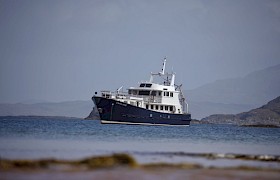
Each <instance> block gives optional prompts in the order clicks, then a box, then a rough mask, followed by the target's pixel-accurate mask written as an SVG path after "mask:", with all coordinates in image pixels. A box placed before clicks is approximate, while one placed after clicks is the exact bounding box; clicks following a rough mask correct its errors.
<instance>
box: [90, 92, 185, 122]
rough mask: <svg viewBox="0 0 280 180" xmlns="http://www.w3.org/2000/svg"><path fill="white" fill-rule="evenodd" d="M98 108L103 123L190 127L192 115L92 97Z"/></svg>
mask: <svg viewBox="0 0 280 180" xmlns="http://www.w3.org/2000/svg"><path fill="white" fill-rule="evenodd" d="M92 100H93V101H94V102H95V105H96V107H97V108H98V111H99V115H100V118H101V122H102V123H120V124H146V125H185V126H186V125H190V121H191V115H190V114H171V113H162V112H156V111H151V110H147V109H144V108H140V107H136V106H132V105H130V104H126V103H122V102H119V101H115V100H113V99H107V98H103V97H97V96H94V97H92Z"/></svg>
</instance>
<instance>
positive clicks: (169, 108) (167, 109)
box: [146, 104, 175, 111]
mask: <svg viewBox="0 0 280 180" xmlns="http://www.w3.org/2000/svg"><path fill="white" fill-rule="evenodd" d="M146 109H152V110H153V109H155V110H162V111H163V110H165V111H173V110H174V109H175V108H174V107H173V106H164V105H153V104H151V105H149V104H146Z"/></svg>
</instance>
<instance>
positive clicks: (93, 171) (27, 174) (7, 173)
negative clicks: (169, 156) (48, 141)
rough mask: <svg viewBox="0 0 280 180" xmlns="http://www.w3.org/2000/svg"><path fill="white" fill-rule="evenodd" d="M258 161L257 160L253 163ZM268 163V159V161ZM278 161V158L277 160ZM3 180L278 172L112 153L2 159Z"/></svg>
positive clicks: (270, 175)
mask: <svg viewBox="0 0 280 180" xmlns="http://www.w3.org/2000/svg"><path fill="white" fill-rule="evenodd" d="M255 161H259V160H255ZM267 161H271V160H267ZM277 162H278V163H279V162H280V159H278V160H277ZM0 174H1V177H2V178H4V179H22V178H26V179H29V178H40V179H42V178H43V179H48V178H59V177H60V178H62V177H63V178H70V179H77V178H80V179H92V178H97V179H131V178H132V177H134V176H135V177H137V179H143V178H145V179H147V178H148V179H170V178H171V179H185V178H186V177H191V178H204V179H208V178H209V179H211V178H218V177H219V178H225V179H227V178H233V177H234V178H238V179H243V178H246V179H247V178H258V179H268V178H269V179H277V178H279V177H280V169H276V168H268V167H265V168H264V167H250V166H234V167H206V166H203V165H201V164H196V163H188V162H185V163H164V162H162V163H146V164H139V163H138V162H137V161H136V160H135V159H134V158H133V157H132V156H131V155H128V154H112V155H107V156H93V157H89V158H84V159H80V160H57V159H37V160H7V159H6V160H5V159H3V158H1V159H0Z"/></svg>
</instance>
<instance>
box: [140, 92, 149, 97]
mask: <svg viewBox="0 0 280 180" xmlns="http://www.w3.org/2000/svg"><path fill="white" fill-rule="evenodd" d="M138 94H139V95H143V96H149V95H150V91H139V93H138Z"/></svg>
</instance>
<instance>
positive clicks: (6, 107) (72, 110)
mask: <svg viewBox="0 0 280 180" xmlns="http://www.w3.org/2000/svg"><path fill="white" fill-rule="evenodd" d="M92 107H93V102H92V101H68V102H60V103H35V104H23V103H17V104H0V116H19V115H37V116H67V117H80V118H85V117H87V116H88V114H89V112H90V111H91V110H92Z"/></svg>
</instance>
